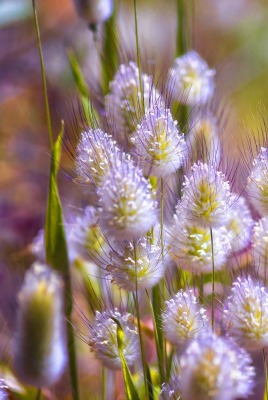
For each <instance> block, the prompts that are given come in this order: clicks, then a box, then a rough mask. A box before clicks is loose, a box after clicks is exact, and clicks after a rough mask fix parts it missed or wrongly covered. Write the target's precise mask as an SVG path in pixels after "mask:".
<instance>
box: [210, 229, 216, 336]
mask: <svg viewBox="0 0 268 400" xmlns="http://www.w3.org/2000/svg"><path fill="white" fill-rule="evenodd" d="M210 239H211V258H212V292H211V327H212V331H214V325H215V260H214V243H213V232H212V228H210Z"/></svg>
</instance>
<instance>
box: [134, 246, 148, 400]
mask: <svg viewBox="0 0 268 400" xmlns="http://www.w3.org/2000/svg"><path fill="white" fill-rule="evenodd" d="M133 245H134V257H135V277H136V290H135V293H133V299H134V304H135V309H136V317H137V322H138V333H139V340H140V349H141V359H142V369H143V378H144V388H145V394H146V397H145V398H146V399H149V389H148V382H147V379H146V377H147V373H146V360H145V352H144V345H143V340H142V329H141V320H140V308H139V298H138V280H137V251H136V243H135V242H133Z"/></svg>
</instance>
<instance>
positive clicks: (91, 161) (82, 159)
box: [75, 129, 121, 186]
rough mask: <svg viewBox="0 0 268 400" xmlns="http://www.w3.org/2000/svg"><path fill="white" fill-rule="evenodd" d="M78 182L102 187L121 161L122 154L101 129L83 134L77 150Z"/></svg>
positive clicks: (90, 130) (89, 130)
mask: <svg viewBox="0 0 268 400" xmlns="http://www.w3.org/2000/svg"><path fill="white" fill-rule="evenodd" d="M76 153H77V155H76V160H75V167H76V173H77V176H78V177H77V181H78V182H82V183H87V182H93V183H94V184H95V185H96V186H98V185H100V184H101V182H102V181H103V179H104V178H105V176H106V174H107V172H109V170H110V169H111V168H112V167H113V166H115V165H116V163H117V162H118V161H119V160H120V157H121V152H120V150H119V148H118V147H117V145H116V142H115V141H114V140H113V139H112V137H111V136H110V135H108V134H107V133H104V132H103V131H102V130H101V129H88V130H87V131H85V132H82V135H81V139H80V141H79V143H78V145H77V149H76Z"/></svg>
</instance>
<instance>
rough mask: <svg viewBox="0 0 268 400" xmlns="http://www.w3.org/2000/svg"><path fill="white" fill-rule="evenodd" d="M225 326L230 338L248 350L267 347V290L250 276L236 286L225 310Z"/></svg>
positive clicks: (235, 284) (237, 281)
mask: <svg viewBox="0 0 268 400" xmlns="http://www.w3.org/2000/svg"><path fill="white" fill-rule="evenodd" d="M224 324H225V327H226V329H227V331H228V333H229V335H230V336H231V337H233V338H234V339H235V340H236V341H237V342H238V343H239V344H240V345H241V346H243V347H244V348H246V349H248V350H258V349H262V348H263V347H264V346H267V345H268V291H267V289H266V288H265V287H264V286H262V285H261V284H260V283H259V282H255V281H254V280H252V279H251V277H247V278H240V277H238V278H237V280H236V281H235V282H234V283H233V285H232V289H231V295H230V296H229V297H228V298H227V300H226V303H225V308H224Z"/></svg>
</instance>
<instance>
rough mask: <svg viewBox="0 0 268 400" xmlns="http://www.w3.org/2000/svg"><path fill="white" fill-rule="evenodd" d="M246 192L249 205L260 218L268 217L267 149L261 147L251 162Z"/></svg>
mask: <svg viewBox="0 0 268 400" xmlns="http://www.w3.org/2000/svg"><path fill="white" fill-rule="evenodd" d="M247 190H248V195H249V198H250V201H251V203H252V204H253V206H254V207H255V209H256V210H257V211H258V213H259V214H260V215H261V216H265V215H268V149H267V148H264V147H262V148H261V151H260V153H259V155H258V156H257V157H256V158H255V160H254V161H253V166H252V170H251V173H250V175H249V177H248V182H247Z"/></svg>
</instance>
